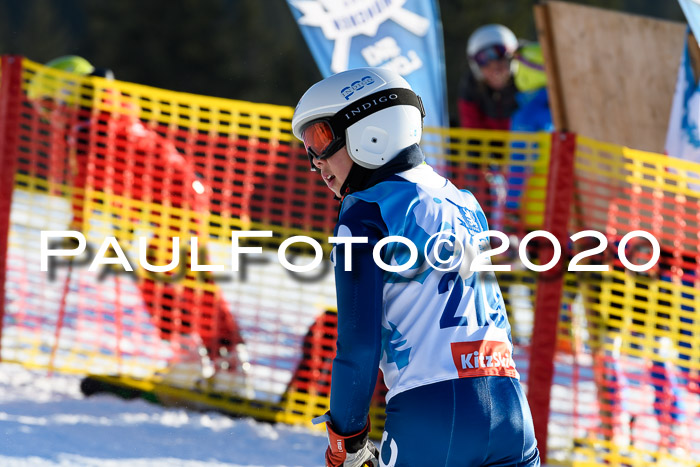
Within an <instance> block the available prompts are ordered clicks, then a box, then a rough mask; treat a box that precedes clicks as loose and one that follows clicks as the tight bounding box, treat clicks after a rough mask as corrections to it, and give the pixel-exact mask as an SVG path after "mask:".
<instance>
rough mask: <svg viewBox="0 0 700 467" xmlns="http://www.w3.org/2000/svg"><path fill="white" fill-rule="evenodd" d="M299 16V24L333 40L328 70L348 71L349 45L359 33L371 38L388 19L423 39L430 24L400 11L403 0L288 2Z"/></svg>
mask: <svg viewBox="0 0 700 467" xmlns="http://www.w3.org/2000/svg"><path fill="white" fill-rule="evenodd" d="M290 3H291V4H292V5H293V6H294V7H295V8H297V9H298V10H299V11H300V12H301V14H302V17H301V18H300V19H299V24H300V25H304V26H314V27H320V28H321V30H322V31H323V35H324V36H325V37H326V39H328V40H330V41H335V43H334V46H333V55H332V58H331V71H333V72H334V73H338V72H340V71H345V70H347V68H348V60H349V56H350V43H351V41H352V38H353V37H355V36H358V35H360V34H364V35H367V36H370V37H373V36H375V35H376V34H377V29H378V28H379V26H380V25H381V24H382V23H384V22H385V21H386V20H388V19H390V20H392V21H394V22H395V23H396V24H398V25H399V26H401V27H403V28H404V29H406V30H407V31H409V32H410V33H412V34H415V35H416V36H424V35H425V34H426V33H427V32H428V29H429V28H430V21H429V20H428V19H427V18H424V17H422V16H420V15H417V14H415V13H413V12H411V11H408V10H406V9H405V8H403V6H404V4H405V3H406V0H296V1H291V2H290Z"/></svg>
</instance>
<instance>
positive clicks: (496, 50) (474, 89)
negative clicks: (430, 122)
mask: <svg viewBox="0 0 700 467" xmlns="http://www.w3.org/2000/svg"><path fill="white" fill-rule="evenodd" d="M517 49H518V40H517V38H516V37H515V34H513V32H512V31H511V30H510V29H508V28H507V27H505V26H503V25H500V24H487V25H484V26H481V27H479V28H478V29H477V30H476V31H474V32H473V33H472V35H471V36H470V37H469V41H468V42H467V60H468V62H469V66H468V67H467V70H466V72H465V73H464V75H463V76H462V80H461V82H460V87H459V98H458V100H457V108H458V111H459V119H460V125H461V126H462V127H464V128H475V129H484V130H509V129H510V117H511V114H512V113H513V112H514V111H515V110H516V109H517V106H518V104H517V101H516V99H515V96H516V94H517V93H518V90H517V88H516V87H515V83H514V81H513V71H514V67H515V64H514V62H513V60H512V59H513V55H514V54H515V51H516V50H517Z"/></svg>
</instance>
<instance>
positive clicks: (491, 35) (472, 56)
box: [467, 24, 518, 79]
mask: <svg viewBox="0 0 700 467" xmlns="http://www.w3.org/2000/svg"><path fill="white" fill-rule="evenodd" d="M493 46H502V47H503V49H504V50H505V52H506V53H507V54H508V55H509V56H511V57H512V56H513V54H515V51H516V50H517V49H518V39H517V38H516V37H515V34H513V31H511V30H510V29H508V28H507V27H505V26H503V25H502V24H485V25H484V26H480V27H479V28H477V29H476V31H474V32H473V33H472V35H471V36H469V41H467V58H468V59H469V66H470V67H471V69H472V72H473V73H474V75H475V76H476V77H477V78H479V79H481V76H482V75H481V71H480V70H479V64H478V63H477V61H476V56H477V54H478V53H479V52H481V51H483V50H486V49H488V48H489V47H493ZM511 66H515V64H514V62H511ZM513 71H515V70H513Z"/></svg>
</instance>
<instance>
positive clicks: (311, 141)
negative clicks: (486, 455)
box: [301, 88, 425, 170]
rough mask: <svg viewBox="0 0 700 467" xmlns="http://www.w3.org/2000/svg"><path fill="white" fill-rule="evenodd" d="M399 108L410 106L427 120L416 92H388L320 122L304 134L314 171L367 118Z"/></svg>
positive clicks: (356, 103) (305, 146)
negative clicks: (354, 126)
mask: <svg viewBox="0 0 700 467" xmlns="http://www.w3.org/2000/svg"><path fill="white" fill-rule="evenodd" d="M395 105H410V106H413V107H415V108H417V109H418V110H419V111H420V114H421V124H422V118H423V117H425V109H424V108H423V101H422V100H421V98H420V97H419V96H417V95H416V94H415V93H414V92H413V91H412V90H410V89H404V88H391V89H384V90H381V91H379V92H375V93H373V94H370V95H368V96H366V97H363V98H362V99H359V100H357V101H355V102H352V103H350V104H348V105H347V106H346V107H344V108H342V109H341V110H339V111H338V112H337V113H336V114H335V115H333V116H332V117H327V118H319V119H317V120H313V121H311V122H310V123H308V124H307V125H306V126H305V127H303V129H302V130H301V139H302V141H303V142H304V148H306V153H307V154H308V155H309V163H310V164H311V170H316V166H315V165H314V159H325V158H326V157H330V156H332V155H333V154H335V153H336V152H338V151H339V150H340V149H341V148H342V147H343V146H345V143H346V141H345V130H347V129H348V128H350V127H351V126H352V125H353V124H355V123H357V122H358V121H360V120H362V119H363V118H365V117H367V116H369V115H371V114H373V113H375V112H378V111H380V110H383V109H386V108H388V107H393V106H395Z"/></svg>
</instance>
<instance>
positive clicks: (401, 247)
mask: <svg viewBox="0 0 700 467" xmlns="http://www.w3.org/2000/svg"><path fill="white" fill-rule="evenodd" d="M424 115H425V112H424V109H423V105H422V101H421V99H420V98H419V97H418V96H417V95H416V94H415V93H414V92H413V90H412V89H411V87H410V86H409V85H408V83H407V82H406V80H404V79H403V78H402V77H401V76H399V75H398V74H396V73H394V72H393V71H390V70H386V69H380V68H359V69H354V70H349V71H345V72H342V73H338V74H336V75H333V76H330V77H328V78H326V79H324V80H322V81H320V82H318V83H316V84H315V85H313V86H312V87H311V88H310V89H309V90H308V91H307V92H306V93H305V94H304V95H303V96H302V98H301V100H300V101H299V103H298V105H297V107H296V109H295V111H294V116H293V118H292V130H293V133H294V135H295V136H296V137H297V138H299V139H301V140H302V141H303V142H304V146H305V148H306V150H307V153H308V156H309V160H310V163H311V165H312V168H313V169H315V170H317V171H319V172H320V174H321V177H322V178H323V180H324V181H325V183H326V184H327V185H328V188H329V189H330V190H331V191H332V192H333V193H334V194H335V195H336V196H337V197H338V198H339V199H340V200H341V206H340V213H339V217H338V222H337V225H336V227H335V231H334V237H336V239H335V240H334V241H336V242H337V243H338V244H337V245H336V246H335V248H334V250H333V253H332V254H331V258H332V260H333V261H334V264H335V280H336V290H337V297H338V340H337V353H336V356H335V359H334V361H333V369H332V382H331V399H330V410H329V412H328V413H326V414H325V415H324V416H322V417H319V418H318V419H316V420H315V421H316V422H321V421H325V422H326V428H327V432H328V438H329V446H328V448H327V450H326V457H325V458H326V465H327V466H345V467H359V466H378V465H383V466H414V465H415V466H427V465H445V466H476V465H520V466H536V465H539V463H540V460H539V452H538V450H537V446H536V441H535V435H534V428H533V424H532V417H531V415H530V410H529V407H528V403H527V400H526V399H525V396H524V394H523V391H522V389H521V386H520V383H519V381H518V379H519V375H518V372H517V370H516V369H515V363H514V361H513V358H512V352H513V346H512V341H511V336H510V324H509V323H508V319H507V316H506V311H505V305H504V302H503V297H502V295H501V293H500V290H499V287H498V283H497V281H496V278H495V276H494V275H493V273H492V272H481V271H473V270H471V268H470V267H469V266H470V264H471V262H470V261H468V260H466V259H464V258H467V257H468V258H473V257H474V255H475V254H476V253H477V252H481V251H485V250H487V249H489V248H490V245H489V240H488V238H487V237H484V236H482V237H479V236H478V234H479V233H481V232H484V231H487V230H488V225H487V221H486V217H485V215H484V212H483V211H482V209H481V207H480V206H479V203H478V202H477V200H476V198H475V197H474V196H473V195H472V194H471V193H470V192H469V191H466V190H459V189H457V188H456V187H455V186H454V185H453V184H452V183H451V182H450V181H449V180H447V179H445V178H443V177H442V176H440V175H438V174H437V173H436V172H434V171H433V169H432V168H431V167H430V166H429V165H427V164H426V163H425V162H424V155H423V152H422V151H421V149H420V147H419V146H418V143H419V142H420V139H421V135H422V127H423V117H424ZM389 237H392V238H389ZM396 237H403V240H398V239H397V238H396ZM351 242H352V244H350V243H351ZM378 244H379V248H377V251H378V252H380V257H379V258H377V259H376V261H375V258H374V256H373V251H374V249H375V248H374V247H375V246H376V245H378ZM409 244H411V245H413V246H415V249H414V250H413V249H411V248H410V246H407V245H409ZM463 259H464V260H463ZM486 261H487V262H488V260H486ZM387 265H391V266H392V267H387ZM400 265H404V267H397V266H400ZM379 368H381V370H382V372H383V374H384V381H385V383H386V385H387V387H388V389H389V392H388V393H387V396H386V400H387V406H386V423H385V426H384V433H383V437H382V444H381V448H380V450H378V449H377V448H376V447H375V446H374V444H373V443H372V442H371V441H369V439H368V434H369V431H370V423H369V415H368V413H369V405H370V400H371V398H372V393H373V390H374V386H375V383H376V378H377V372H378V369H379Z"/></svg>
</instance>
